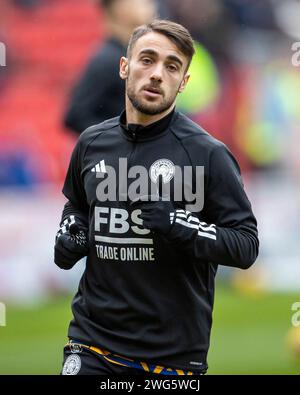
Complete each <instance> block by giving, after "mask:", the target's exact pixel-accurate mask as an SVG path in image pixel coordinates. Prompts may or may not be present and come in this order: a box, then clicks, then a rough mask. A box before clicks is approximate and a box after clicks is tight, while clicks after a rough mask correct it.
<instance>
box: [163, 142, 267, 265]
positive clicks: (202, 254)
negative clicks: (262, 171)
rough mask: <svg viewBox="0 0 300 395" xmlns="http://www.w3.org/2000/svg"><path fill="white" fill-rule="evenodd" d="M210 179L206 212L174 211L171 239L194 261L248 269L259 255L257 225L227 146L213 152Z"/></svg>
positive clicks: (207, 188) (204, 210) (205, 202)
mask: <svg viewBox="0 0 300 395" xmlns="http://www.w3.org/2000/svg"><path fill="white" fill-rule="evenodd" d="M207 177H208V181H207V184H206V185H207V187H206V191H205V200H204V208H203V210H202V211H201V212H200V213H190V212H188V211H186V210H183V209H177V210H175V211H174V213H172V214H171V220H172V223H173V226H172V228H171V231H170V234H169V235H168V238H169V240H171V241H173V242H175V243H176V245H179V246H180V247H179V248H181V249H183V250H184V251H185V252H186V253H187V254H188V255H189V256H191V257H192V258H193V259H196V260H197V259H199V260H205V261H208V262H213V263H216V264H221V265H225V266H232V267H238V268H241V269H247V268H249V267H250V266H251V265H252V264H253V263H254V261H255V260H256V258H257V255H258V248H259V241H258V232H257V222H256V219H255V217H254V215H253V213H252V209H251V205H250V202H249V200H248V198H247V196H246V193H245V191H244V187H243V183H242V180H241V176H240V170H239V166H238V164H237V162H236V161H235V159H234V157H233V156H232V154H231V153H230V152H229V151H228V149H227V148H226V147H225V146H224V145H220V146H218V147H217V148H216V149H215V150H214V151H213V152H212V154H211V159H210V166H209V174H208V176H207Z"/></svg>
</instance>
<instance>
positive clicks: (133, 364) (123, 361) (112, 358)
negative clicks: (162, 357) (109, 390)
mask: <svg viewBox="0 0 300 395" xmlns="http://www.w3.org/2000/svg"><path fill="white" fill-rule="evenodd" d="M66 347H69V348H70V350H71V352H73V353H78V352H80V351H81V349H82V348H85V349H88V350H90V351H92V352H94V353H96V354H98V355H101V356H102V357H103V358H104V359H106V360H107V361H108V362H111V363H113V364H115V365H121V366H126V367H129V368H134V369H141V370H143V371H145V372H148V373H155V374H163V375H179V376H181V375H187V376H192V375H199V374H201V373H198V372H197V373H195V372H192V371H190V370H183V369H174V368H168V367H165V366H161V365H155V364H151V363H149V362H142V361H136V360H133V359H130V358H127V357H124V356H121V355H118V354H113V353H111V352H110V351H107V350H104V349H102V348H99V347H93V346H89V345H87V344H83V343H81V342H80V341H76V340H71V339H70V340H69V342H68V343H67V344H66Z"/></svg>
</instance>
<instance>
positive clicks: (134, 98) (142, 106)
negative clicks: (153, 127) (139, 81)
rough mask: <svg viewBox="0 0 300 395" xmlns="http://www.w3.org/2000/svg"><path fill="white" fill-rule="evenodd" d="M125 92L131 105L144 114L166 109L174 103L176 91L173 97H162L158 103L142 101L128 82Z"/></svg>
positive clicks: (155, 113)
mask: <svg viewBox="0 0 300 395" xmlns="http://www.w3.org/2000/svg"><path fill="white" fill-rule="evenodd" d="M126 94H127V97H128V99H129V100H130V102H131V104H132V105H133V107H134V108H135V109H136V110H137V111H139V112H140V113H142V114H145V115H158V114H162V113H163V112H165V111H167V110H168V109H169V108H170V107H171V106H172V105H173V103H174V101H175V99H176V96H177V93H176V94H175V95H174V97H170V98H167V99H163V100H162V101H161V102H160V103H149V104H148V103H143V102H142V100H140V99H139V98H138V95H137V93H136V92H135V91H134V88H132V87H131V86H130V83H129V84H128V85H127V89H126Z"/></svg>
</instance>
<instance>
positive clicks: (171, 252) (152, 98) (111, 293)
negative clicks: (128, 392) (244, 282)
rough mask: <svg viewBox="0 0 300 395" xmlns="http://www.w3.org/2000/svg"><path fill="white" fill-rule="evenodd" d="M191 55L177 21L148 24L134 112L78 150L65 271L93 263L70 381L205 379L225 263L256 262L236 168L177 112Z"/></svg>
mask: <svg viewBox="0 0 300 395" xmlns="http://www.w3.org/2000/svg"><path fill="white" fill-rule="evenodd" d="M193 54H194V49H193V40H192V37H191V36H190V34H189V32H188V31H187V30H186V29H185V28H184V27H183V26H181V25H179V24H176V23H173V22H170V21H164V20H156V21H154V22H152V23H150V24H149V25H144V26H140V27H138V28H137V29H136V30H135V31H134V32H133V34H132V36H131V39H130V42H129V45H128V49H127V57H122V58H121V60H120V77H121V78H122V79H123V80H125V82H126V99H125V111H124V112H122V114H121V115H120V117H117V118H113V119H109V120H107V121H105V122H103V123H100V124H98V125H94V126H91V127H89V128H88V129H86V130H85V131H84V133H82V134H81V136H80V138H79V140H78V142H77V144H76V147H75V149H74V151H73V154H72V157H71V161H70V165H69V169H68V172H67V176H66V180H65V183H64V187H63V193H64V195H65V197H66V198H67V200H68V201H67V203H66V204H65V206H64V209H63V213H62V220H61V224H60V229H59V231H58V233H57V236H56V242H55V263H56V264H57V265H58V266H59V267H60V268H62V269H71V268H72V267H73V266H74V265H75V263H76V262H77V261H78V260H79V259H81V258H82V257H84V256H87V260H86V268H85V271H84V273H83V276H82V278H81V280H80V284H79V289H78V292H77V293H76V295H75V297H74V299H73V303H72V311H73V315H74V318H73V320H72V321H71V323H70V326H69V332H68V337H69V342H68V344H67V345H66V346H65V348H64V361H63V367H62V372H61V373H62V374H64V375H75V374H95V375H104V374H122V373H126V374H132V375H134V374H161V375H170V374H173V375H197V374H204V373H205V372H206V371H207V368H208V366H207V353H208V348H209V339H210V331H211V325H212V309H213V301H214V279H215V275H216V272H217V268H218V265H225V266H231V267H237V268H241V269H247V268H249V267H250V266H251V265H252V264H253V263H254V261H255V260H256V257H257V254H258V246H259V242H258V236H257V224H256V219H255V217H254V215H253V213H252V210H251V205H250V203H249V200H248V198H247V196H246V194H245V191H244V188H243V182H242V179H241V175H240V170H239V166H238V164H237V162H236V160H235V159H234V157H233V156H232V154H231V153H230V151H229V150H228V148H227V147H226V146H225V145H224V144H223V143H221V142H220V141H218V140H216V139H215V138H213V137H212V136H211V135H210V134H208V133H207V132H206V131H204V130H203V129H202V128H201V127H199V126H198V125H196V124H195V123H193V122H192V121H191V120H190V119H188V118H187V117H186V116H184V115H183V114H181V113H180V112H178V111H176V109H175V103H176V97H177V94H178V93H180V92H182V91H183V90H184V88H185V86H186V84H187V83H188V80H189V74H188V68H189V65H190V62H191V59H192V57H193Z"/></svg>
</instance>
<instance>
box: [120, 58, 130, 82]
mask: <svg viewBox="0 0 300 395" xmlns="http://www.w3.org/2000/svg"><path fill="white" fill-rule="evenodd" d="M119 74H120V77H121V78H122V80H126V79H127V77H128V59H127V58H125V57H124V56H122V57H121V59H120V72H119Z"/></svg>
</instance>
